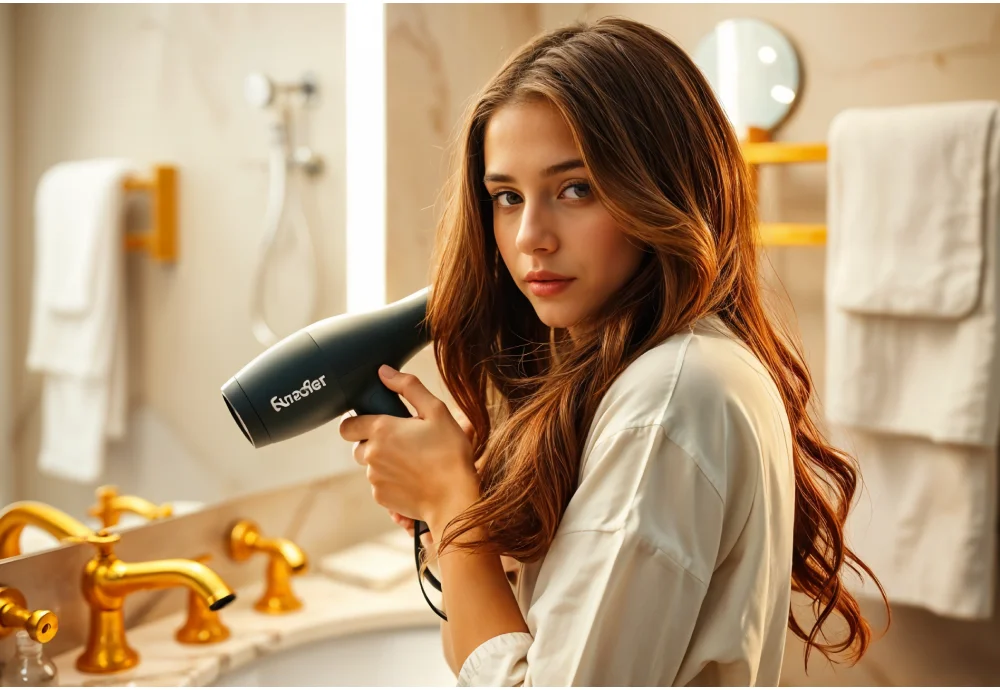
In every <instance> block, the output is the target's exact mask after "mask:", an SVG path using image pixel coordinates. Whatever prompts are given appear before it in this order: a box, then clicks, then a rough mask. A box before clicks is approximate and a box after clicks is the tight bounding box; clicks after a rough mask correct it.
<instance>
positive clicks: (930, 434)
mask: <svg viewBox="0 0 1000 690" xmlns="http://www.w3.org/2000/svg"><path fill="white" fill-rule="evenodd" d="M998 114H1000V104H997V103H995V102H968V103H947V104H937V105H917V106H906V107H899V108H888V109H860V110H849V111H845V112H843V113H841V114H840V115H838V116H837V118H836V119H835V120H834V122H833V124H832V125H831V127H830V137H829V145H830V155H829V166H828V167H829V194H828V227H829V232H828V246H827V290H826V292H827V300H828V310H827V311H828V314H827V317H828V321H827V329H826V331H827V376H826V379H827V394H826V412H827V417H828V419H829V420H830V421H832V422H834V423H837V424H844V425H849V426H855V427H859V428H865V429H868V430H871V431H884V432H893V433H900V434H912V435H915V436H920V437H926V438H929V439H932V440H934V441H938V442H949V443H959V444H962V443H965V444H973V445H979V446H993V445H995V444H996V442H997V434H998V431H1000V362H998V357H997V355H998V333H997V309H998V304H1000V300H998V296H997V294H996V291H997V285H998V282H997V280H996V242H997V232H998V208H1000V205H998V197H1000V194H998V189H1000V186H998V177H1000V167H998V165H997V160H998V158H997V156H998V153H997V152H998V148H1000V127H998V124H1000V117H998Z"/></svg>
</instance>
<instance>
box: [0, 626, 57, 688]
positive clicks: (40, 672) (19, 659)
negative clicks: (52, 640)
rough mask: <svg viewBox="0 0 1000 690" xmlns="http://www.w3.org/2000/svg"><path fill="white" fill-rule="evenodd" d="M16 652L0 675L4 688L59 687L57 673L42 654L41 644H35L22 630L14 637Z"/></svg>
mask: <svg viewBox="0 0 1000 690" xmlns="http://www.w3.org/2000/svg"><path fill="white" fill-rule="evenodd" d="M14 642H15V645H16V646H17V651H15V652H14V656H13V657H11V658H10V659H9V660H8V661H7V663H6V664H5V665H4V667H3V672H2V673H0V685H2V686H4V687H36V688H38V687H53V686H56V685H59V673H58V671H57V670H56V665H55V664H53V663H52V660H51V659H49V657H48V656H47V655H45V653H44V652H43V649H42V647H43V645H42V643H41V642H35V641H34V640H33V639H31V637H30V636H29V635H28V633H27V632H25V631H24V630H18V631H17V634H16V635H15V641H14Z"/></svg>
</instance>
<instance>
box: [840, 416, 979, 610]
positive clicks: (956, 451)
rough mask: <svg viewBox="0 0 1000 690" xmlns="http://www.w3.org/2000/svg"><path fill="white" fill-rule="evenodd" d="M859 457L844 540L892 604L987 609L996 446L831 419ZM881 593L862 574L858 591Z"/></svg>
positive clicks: (873, 595) (843, 443)
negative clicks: (857, 486) (858, 483)
mask: <svg viewBox="0 0 1000 690" xmlns="http://www.w3.org/2000/svg"><path fill="white" fill-rule="evenodd" d="M832 438H833V440H834V442H835V443H836V444H837V445H838V447H842V448H845V449H847V450H849V451H850V452H851V454H852V455H854V456H855V457H857V458H858V459H859V461H860V463H861V476H862V479H863V481H864V486H863V488H862V490H861V491H859V492H858V498H857V501H856V503H855V505H854V508H853V510H852V511H851V513H850V517H849V519H848V522H847V539H848V545H849V546H850V547H851V548H852V549H853V550H854V552H855V553H856V554H858V556H859V557H860V558H861V560H863V561H864V562H865V564H866V565H867V566H868V567H870V568H871V569H872V571H873V572H874V573H875V575H876V576H877V577H878V578H879V581H880V582H881V583H882V586H883V587H884V588H885V591H886V593H887V594H888V596H889V602H890V603H891V604H906V605H910V606H918V607H921V608H926V609H927V610H929V611H932V612H934V613H936V614H938V615H940V616H947V617H952V618H963V619H973V620H976V619H987V618H990V617H991V615H992V613H993V607H994V604H995V601H994V596H995V595H994V590H995V588H996V586H995V583H996V572H997V570H996V568H997V563H996V560H997V559H996V555H997V539H996V529H997V528H996V525H997V522H996V521H997V499H996V497H997V492H996V486H997V461H996V450H995V449H993V448H978V447H974V446H955V445H948V444H938V443H933V442H931V441H927V440H926V439H919V438H914V437H912V436H893V435H889V434H871V433H867V432H864V431H859V430H856V429H851V430H847V429H845V428H843V427H840V428H837V429H836V430H835V431H834V432H833V434H832ZM858 593H859V594H861V595H862V596H865V597H871V598H876V599H877V598H878V597H879V593H878V590H877V588H875V586H874V585H873V583H871V582H870V581H869V580H867V579H866V580H865V582H864V585H863V587H862V588H861V589H860V590H859V591H858Z"/></svg>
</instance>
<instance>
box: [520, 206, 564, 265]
mask: <svg viewBox="0 0 1000 690" xmlns="http://www.w3.org/2000/svg"><path fill="white" fill-rule="evenodd" d="M515 246H516V247H517V250H518V251H519V252H521V253H522V254H535V253H538V252H543V253H552V252H554V251H555V250H556V249H557V248H558V247H559V242H558V238H557V237H556V233H555V228H554V227H553V226H552V218H551V217H550V214H549V213H548V212H547V211H546V209H545V207H544V204H537V203H536V204H531V203H525V205H524V211H523V212H522V214H521V225H520V227H519V228H518V230H517V241H516V242H515Z"/></svg>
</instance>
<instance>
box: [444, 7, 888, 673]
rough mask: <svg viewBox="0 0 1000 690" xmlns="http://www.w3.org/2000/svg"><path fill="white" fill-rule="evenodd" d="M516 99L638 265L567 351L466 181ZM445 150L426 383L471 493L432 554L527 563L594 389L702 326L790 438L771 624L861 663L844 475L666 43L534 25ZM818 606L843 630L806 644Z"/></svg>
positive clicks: (584, 427)
mask: <svg viewBox="0 0 1000 690" xmlns="http://www.w3.org/2000/svg"><path fill="white" fill-rule="evenodd" d="M528 98H544V99H547V100H548V101H550V102H551V103H552V104H554V105H555V106H556V108H558V110H559V111H560V112H561V114H562V115H563V116H564V117H565V119H566V121H567V123H568V124H569V126H570V128H571V130H572V132H573V134H574V137H575V138H576V142H577V145H578V146H579V148H580V152H581V154H582V158H583V160H584V163H585V164H586V167H587V169H588V170H589V171H590V175H591V184H592V189H593V192H594V193H595V195H596V196H597V197H598V198H599V199H601V201H602V203H603V204H604V206H605V207H606V208H607V210H608V212H609V213H610V214H611V215H612V216H613V217H614V218H615V220H616V221H617V222H618V224H619V226H620V227H621V229H622V232H624V233H626V234H627V235H628V236H629V237H630V238H632V239H633V240H634V241H635V242H637V243H638V244H639V245H640V246H642V247H643V248H644V249H645V251H646V255H645V257H644V261H643V262H642V264H641V265H640V267H639V269H638V271H637V273H636V275H635V276H634V277H633V278H632V279H631V281H630V282H629V283H628V284H627V285H626V287H625V288H624V289H623V290H622V291H621V292H620V293H618V294H617V295H616V296H615V297H614V298H613V299H612V300H610V302H609V303H608V304H606V305H605V306H604V307H602V310H601V313H600V314H596V315H593V317H592V318H591V319H588V323H589V324H590V327H589V328H587V327H586V325H584V328H582V329H581V332H579V333H578V332H576V330H575V329H574V337H573V339H572V340H570V339H569V338H568V335H567V333H566V332H565V331H563V330H562V329H558V330H550V329H549V328H548V327H546V326H545V325H544V324H543V323H542V322H541V321H540V320H539V319H538V317H537V316H536V315H535V313H534V310H533V309H532V306H531V304H530V302H528V300H527V299H526V298H525V297H524V296H523V295H522V294H521V292H520V290H518V288H517V286H516V284H515V283H514V281H513V279H512V278H511V276H510V274H509V272H508V271H507V269H506V267H505V266H504V264H503V262H502V259H501V258H500V254H499V251H498V249H497V246H496V241H495V239H494V236H493V227H492V223H493V220H492V206H491V200H490V197H489V195H488V194H487V193H486V190H485V187H484V184H483V181H482V180H483V175H484V153H483V143H484V136H485V132H486V127H487V124H488V123H489V120H490V117H491V116H492V115H493V113H495V112H496V111H497V110H498V109H499V108H500V107H502V106H504V105H507V104H510V103H513V102H517V101H519V100H521V99H528ZM460 136H461V139H460V140H459V142H458V146H457V149H456V154H457V159H456V163H455V172H454V177H453V178H452V182H451V184H450V186H449V188H448V190H449V196H448V198H447V202H446V205H445V208H444V213H443V216H442V219H441V223H440V226H439V229H438V244H437V252H436V254H437V255H436V257H435V262H434V264H435V269H434V275H433V277H432V289H431V300H430V306H429V312H428V320H429V324H430V327H431V332H432V335H433V337H434V352H435V355H436V358H437V366H438V371H439V373H440V374H441V376H442V378H443V380H444V383H445V385H446V386H447V387H448V390H449V391H450V392H451V394H452V395H453V397H454V398H455V401H456V403H457V404H458V405H459V407H460V408H461V410H462V411H463V412H464V413H465V415H466V416H467V417H468V418H469V421H470V422H471V424H472V427H473V429H474V432H473V446H474V452H475V457H476V458H477V459H478V460H479V461H480V462H481V472H480V476H481V484H482V497H481V499H480V500H479V501H478V502H477V503H476V504H475V505H473V506H472V507H471V508H470V509H469V510H468V511H466V513H465V514H464V515H462V516H460V517H459V518H458V519H457V521H456V522H455V523H454V524H453V525H452V526H451V528H449V530H447V535H446V536H445V537H444V538H443V539H442V542H441V544H440V545H439V548H440V549H445V548H447V547H448V545H449V544H451V543H452V542H453V541H454V539H455V538H457V537H458V536H460V535H462V534H464V533H465V532H467V531H468V530H469V529H472V528H473V527H482V528H484V530H485V533H486V534H487V535H488V537H487V538H486V539H481V540H472V539H471V538H468V537H467V538H465V539H463V542H462V544H461V547H462V548H470V549H486V550H489V551H492V552H496V553H502V554H505V555H508V556H511V557H513V558H516V559H517V560H520V561H524V562H530V561H533V560H536V559H538V558H540V557H541V556H542V555H543V554H544V553H545V551H546V549H547V548H548V546H549V544H550V543H551V541H552V539H553V537H554V535H555V533H556V529H557V527H558V526H559V522H560V520H561V518H562V515H563V512H564V511H565V509H566V506H567V504H568V503H569V501H570V498H571V497H572V495H573V492H574V490H575V489H576V485H577V479H578V471H579V466H580V454H581V450H582V447H583V443H584V441H585V439H586V434H587V431H588V429H589V426H590V424H591V422H592V420H593V416H594V413H595V411H596V408H597V406H598V404H599V402H600V400H601V398H602V396H603V395H604V394H605V392H606V391H607V390H608V387H609V386H610V385H611V383H612V382H613V381H614V380H615V378H616V377H618V375H619V374H621V373H622V371H624V369H625V368H626V367H628V366H629V364H630V363H632V362H633V361H634V360H635V359H636V358H637V357H638V356H639V355H641V354H642V353H643V352H645V351H646V350H648V349H649V348H651V347H653V346H655V345H657V344H659V343H661V342H662V341H663V340H665V339H666V338H668V337H669V336H671V335H673V334H675V333H678V332H679V331H681V330H682V329H683V328H685V327H687V326H688V325H690V324H692V323H693V322H694V321H696V320H698V319H700V318H702V317H704V316H706V315H710V314H715V315H718V316H719V317H720V318H721V319H722V320H723V321H724V322H725V323H726V325H727V326H728V327H729V328H730V329H731V330H732V332H733V333H734V334H735V335H736V336H737V337H738V338H739V339H740V340H742V341H743V342H744V343H745V344H746V345H747V346H748V347H749V349H750V350H751V351H753V353H754V354H755V355H756V356H757V357H758V358H759V359H760V360H761V362H763V364H764V365H765V366H766V367H767V368H768V370H769V371H770V373H771V376H772V377H773V379H774V381H775V383H776V384H777V387H778V389H779V391H780V393H781V396H782V399H783V401H784V406H785V409H786V411H787V414H788V418H789V421H790V424H791V429H792V434H793V437H794V466H795V487H796V497H795V528H794V529H795V533H794V553H793V555H792V584H793V588H794V589H795V590H797V591H799V592H803V593H805V594H806V595H807V596H808V597H809V598H810V599H812V600H813V601H814V609H815V611H816V614H817V616H816V621H815V623H814V625H813V626H812V628H811V630H810V631H809V632H808V633H807V632H806V631H805V630H803V628H802V627H800V625H799V624H798V622H797V621H796V620H795V617H794V616H793V615H792V613H791V611H789V616H788V620H789V626H790V627H791V629H792V630H793V631H794V632H795V634H796V635H798V636H799V637H800V638H802V639H804V640H805V641H806V643H807V644H806V662H807V663H808V656H809V651H810V649H811V648H813V647H815V648H818V649H820V650H821V651H822V653H823V654H825V655H826V656H827V657H828V658H830V656H831V654H833V653H840V652H845V651H847V650H850V649H852V648H853V652H852V653H851V654H850V656H851V658H853V659H854V660H857V659H860V658H861V656H862V655H863V654H864V652H865V650H866V648H867V646H868V644H869V641H870V637H871V632H870V629H869V626H868V624H867V622H866V621H865V619H864V618H863V617H862V615H861V612H860V610H859V607H858V603H857V601H856V600H855V599H854V597H853V596H851V594H850V593H849V592H848V591H847V590H846V589H845V587H844V584H843V581H842V578H841V573H842V569H843V567H844V566H847V567H849V568H851V569H852V570H854V572H856V573H858V574H860V572H859V569H860V570H862V571H864V572H865V573H867V574H868V575H869V576H871V577H872V578H873V579H875V578H874V575H873V574H872V572H871V571H870V570H869V568H868V567H867V566H866V565H865V564H864V563H862V562H861V561H860V560H859V559H858V558H857V557H856V556H855V554H854V553H852V552H851V550H850V549H849V548H847V546H846V544H845V542H844V522H845V520H846V518H847V512H848V509H849V507H850V505H851V500H852V498H853V497H854V494H855V490H856V488H857V483H858V474H857V471H856V469H855V467H854V465H853V463H852V459H851V458H850V457H849V456H847V455H846V454H845V453H844V452H842V451H840V450H838V449H836V448H833V447H831V446H830V445H828V444H827V443H826V442H825V441H824V439H823V438H822V436H821V434H820V431H819V429H818V428H817V426H816V424H815V423H814V422H813V420H812V419H811V418H810V416H809V413H808V411H807V406H808V404H809V401H810V395H811V393H812V390H813V386H812V381H811V379H810V375H809V371H808V369H807V367H806V365H805V363H804V358H803V356H802V353H801V351H800V349H799V346H798V344H797V342H796V340H795V339H794V338H792V337H790V335H789V333H788V331H787V329H785V328H784V327H781V326H777V325H775V324H773V323H772V320H771V319H770V318H769V316H768V314H767V313H766V311H765V308H764V305H763V303H762V300H761V295H760V292H759V288H758V273H757V270H758V251H759V247H758V241H757V224H756V208H755V201H754V195H753V191H752V186H751V179H750V177H749V171H748V168H747V166H746V164H745V162H744V160H743V157H742V155H741V151H740V143H739V140H738V138H737V136H736V134H735V133H734V131H733V128H732V126H731V124H730V122H729V120H728V119H727V116H726V114H725V112H724V111H723V109H722V108H721V106H720V105H719V103H718V101H717V100H716V98H715V96H714V94H713V92H712V88H711V86H710V84H709V83H708V82H707V81H706V79H705V78H704V76H703V75H702V73H701V72H700V71H699V69H698V67H697V66H696V65H695V64H694V63H693V62H692V60H691V59H690V58H689V57H688V55H686V54H685V53H684V51H683V50H682V49H681V48H680V47H678V46H677V45H676V44H675V43H674V42H672V41H671V40H670V39H669V38H667V37H666V36H664V35H663V34H661V33H659V32H658V31H656V30H654V29H652V28H650V27H648V26H645V25H643V24H640V23H637V22H634V21H630V20H626V19H620V18H605V19H602V20H600V21H598V22H596V23H593V24H589V25H584V24H577V25H573V26H570V27H567V28H562V29H558V30H555V31H551V32H549V33H546V34H544V35H542V36H540V37H539V38H537V39H535V40H534V41H532V42H531V43H529V44H528V45H526V46H525V47H523V48H522V49H521V50H520V51H518V52H517V53H516V54H515V55H514V56H512V57H511V58H509V59H508V60H507V62H506V63H505V64H504V65H503V67H502V68H501V69H500V70H499V72H498V73H497V74H496V75H495V76H494V77H493V79H492V80H491V81H490V83H489V84H488V85H487V86H486V87H485V88H484V90H483V91H482V92H481V93H480V94H479V96H478V98H477V99H476V100H475V102H473V103H472V104H471V106H470V108H469V111H468V113H467V115H466V118H465V123H464V126H463V128H462V130H461V135H460ZM612 315H613V316H612ZM452 528H454V529H452ZM456 546H457V545H456ZM875 581H876V582H877V580H875ZM833 611H837V612H838V613H840V615H841V616H842V617H843V618H844V620H845V621H846V623H847V633H846V636H845V637H844V639H842V640H839V641H836V642H821V641H820V640H818V639H817V637H818V636H819V635H820V632H821V628H822V626H823V623H824V622H825V621H826V620H827V618H828V617H829V616H830V614H831V613H832V612H833ZM823 639H824V640H825V639H826V637H825V635H824V636H823Z"/></svg>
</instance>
